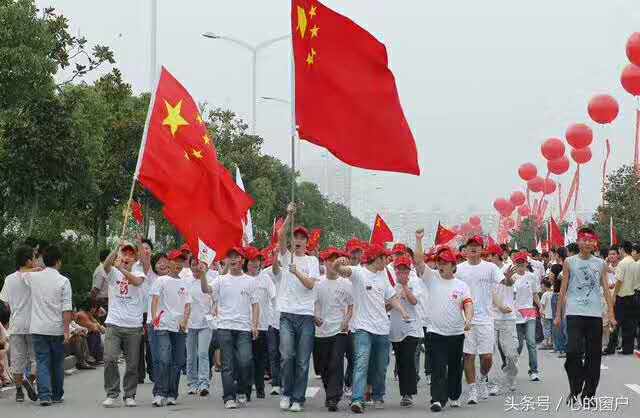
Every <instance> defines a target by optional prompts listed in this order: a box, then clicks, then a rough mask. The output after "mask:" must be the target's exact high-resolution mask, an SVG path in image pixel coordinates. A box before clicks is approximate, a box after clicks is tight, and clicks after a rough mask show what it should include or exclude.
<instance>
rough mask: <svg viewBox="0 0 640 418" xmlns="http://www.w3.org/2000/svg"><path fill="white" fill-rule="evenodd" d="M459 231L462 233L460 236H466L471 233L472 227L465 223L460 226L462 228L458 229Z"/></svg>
mask: <svg viewBox="0 0 640 418" xmlns="http://www.w3.org/2000/svg"><path fill="white" fill-rule="evenodd" d="M460 231H461V232H462V235H466V234H468V233H470V232H471V231H473V226H472V225H469V224H467V223H465V224H462V227H461V228H460Z"/></svg>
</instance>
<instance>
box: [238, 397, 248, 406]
mask: <svg viewBox="0 0 640 418" xmlns="http://www.w3.org/2000/svg"><path fill="white" fill-rule="evenodd" d="M237 401H238V407H239V408H244V407H245V406H247V395H245V394H244V393H243V394H240V395H238V398H237Z"/></svg>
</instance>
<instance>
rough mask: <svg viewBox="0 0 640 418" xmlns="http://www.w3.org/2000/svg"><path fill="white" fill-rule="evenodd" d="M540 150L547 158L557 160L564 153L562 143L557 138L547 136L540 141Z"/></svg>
mask: <svg viewBox="0 0 640 418" xmlns="http://www.w3.org/2000/svg"><path fill="white" fill-rule="evenodd" d="M540 150H541V151H542V156H543V157H544V158H546V159H547V160H549V161H551V160H557V159H558V158H560V157H562V156H563V155H564V143H563V142H562V141H561V140H560V139H558V138H549V139H547V140H546V141H544V142H543V143H542V146H541V147H540Z"/></svg>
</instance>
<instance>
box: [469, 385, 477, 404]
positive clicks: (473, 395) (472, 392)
mask: <svg viewBox="0 0 640 418" xmlns="http://www.w3.org/2000/svg"><path fill="white" fill-rule="evenodd" d="M477 403H478V389H477V388H476V385H475V384H472V385H471V389H469V399H468V400H467V404H469V405H476V404H477Z"/></svg>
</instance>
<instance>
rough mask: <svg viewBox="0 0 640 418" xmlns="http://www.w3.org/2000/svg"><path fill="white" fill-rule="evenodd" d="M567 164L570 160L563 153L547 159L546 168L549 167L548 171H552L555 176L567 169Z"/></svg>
mask: <svg viewBox="0 0 640 418" xmlns="http://www.w3.org/2000/svg"><path fill="white" fill-rule="evenodd" d="M569 165H570V162H569V159H568V158H567V156H566V155H563V156H562V157H560V158H558V159H557V160H551V161H547V168H548V169H549V171H550V172H552V173H553V174H555V175H557V176H559V175H561V174H564V173H566V172H567V171H569Z"/></svg>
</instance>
